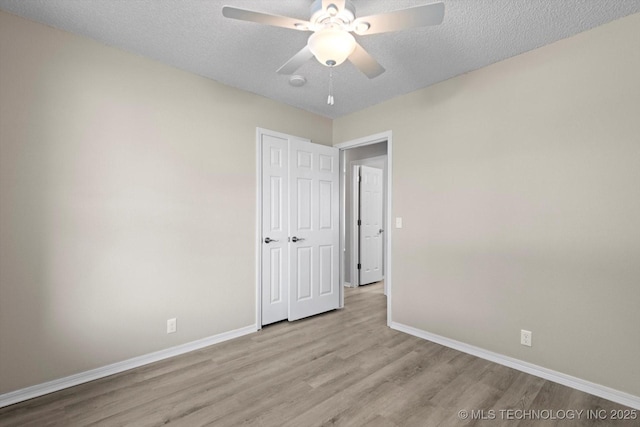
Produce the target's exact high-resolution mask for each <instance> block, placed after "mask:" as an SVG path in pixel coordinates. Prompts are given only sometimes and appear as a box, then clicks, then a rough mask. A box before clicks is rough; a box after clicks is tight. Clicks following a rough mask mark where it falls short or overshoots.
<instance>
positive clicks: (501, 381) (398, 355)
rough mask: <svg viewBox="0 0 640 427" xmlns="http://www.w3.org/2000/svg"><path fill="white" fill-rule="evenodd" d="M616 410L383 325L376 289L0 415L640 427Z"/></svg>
mask: <svg viewBox="0 0 640 427" xmlns="http://www.w3.org/2000/svg"><path fill="white" fill-rule="evenodd" d="M461 410H466V411H469V418H468V419H466V420H463V419H461V418H460V416H459V412H460V411H461ZM472 410H476V411H482V410H484V412H476V413H475V414H471V412H470V411H472ZM510 410H511V411H512V412H508V411H510ZM518 410H536V411H538V412H537V414H538V415H539V416H540V417H541V418H549V417H553V418H557V419H555V420H547V421H534V420H530V419H525V420H522V419H517V418H523V417H531V416H533V415H534V413H533V412H517V411H518ZM580 410H582V411H585V412H584V413H582V416H581V417H580V419H578V413H577V412H576V413H572V412H567V413H563V412H561V411H580ZM589 410H592V411H599V412H592V414H599V415H605V414H606V415H607V420H602V419H600V420H596V419H593V418H595V417H594V416H592V417H591V418H592V419H587V415H586V411H589ZM612 410H626V411H631V409H629V408H625V407H622V406H620V405H617V404H614V403H612V402H609V401H606V400H603V399H600V398H597V397H594V396H591V395H588V394H585V393H582V392H579V391H576V390H573V389H570V388H567V387H564V386H561V385H558V384H555V383H552V382H549V381H545V380H543V379H540V378H537V377H534V376H531V375H528V374H524V373H521V372H519V371H516V370H513V369H510V368H507V367H504V366H501V365H497V364H495V363H491V362H488V361H485V360H482V359H479V358H477V357H473V356H470V355H467V354H465V353H461V352H459V351H456V350H452V349H449V348H447V347H443V346H440V345H437V344H434V343H431V342H429V341H425V340H422V339H419V338H415V337H413V336H410V335H407V334H404V333H401V332H397V331H394V330H392V329H390V328H388V327H387V326H386V297H385V296H384V295H383V294H382V285H381V284H374V285H369V286H364V287H361V288H358V289H346V298H345V308H344V309H343V310H338V311H334V312H330V313H326V314H323V315H320V316H316V317H313V318H310V319H305V320H301V321H297V322H293V323H289V322H282V323H278V324H275V325H271V326H268V327H265V328H264V329H263V330H262V331H260V332H257V333H255V334H251V335H247V336H244V337H241V338H238V339H235V340H232V341H228V342H224V343H221V344H217V345H214V346H211V347H208V348H205V349H202V350H199V351H195V352H192V353H189V354H185V355H182V356H178V357H174V358H172V359H168V360H164V361H161V362H157V363H154V364H151V365H147V366H144V367H140V368H137V369H133V370H130V371H127V372H123V373H120V374H118V375H113V376H111V377H108V378H103V379H100V380H97V381H93V382H91V383H87V384H83V385H79V386H76V387H73V388H69V389H66V390H62V391H59V392H57V393H52V394H49V395H47V396H43V397H40V398H37V399H33V400H30V401H27V402H22V403H19V404H16V405H12V406H9V407H6V408H3V409H0V425H1V426H21V427H22V426H49V425H55V426H89V425H100V426H136V427H137V426H159V425H164V424H169V425H177V426H189V427H191V426H200V425H213V426H241V425H251V426H292V427H311V426H321V425H344V426H370V427H375V426H441V425H442V426H458V425H486V426H502V425H504V426H530V425H536V426H537V425H541V426H553V425H558V426H563V427H564V426H567V427H568V426H584V425H602V426H625V425H635V426H638V425H640V421H628V422H624V421H611V420H610V419H609V418H610V414H611V411H612ZM492 411H493V412H492ZM544 411H548V412H544ZM603 411H604V412H603ZM492 414H493V415H492ZM570 414H573V416H574V417H575V418H574V419H573V420H571V419H566V418H567V417H569V416H571V415H570ZM474 415H475V418H482V417H484V418H485V420H484V421H482V420H477V419H476V420H473V419H471V418H473V417H474ZM637 415H638V416H639V417H640V414H637ZM510 416H511V418H514V419H508V418H509V417H510ZM491 418H494V419H491ZM558 418H565V419H558Z"/></svg>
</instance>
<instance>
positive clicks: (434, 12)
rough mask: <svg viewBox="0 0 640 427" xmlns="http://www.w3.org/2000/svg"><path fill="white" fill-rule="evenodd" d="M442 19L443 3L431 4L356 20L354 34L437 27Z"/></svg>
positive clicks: (362, 34)
mask: <svg viewBox="0 0 640 427" xmlns="http://www.w3.org/2000/svg"><path fill="white" fill-rule="evenodd" d="M443 19H444V3H441V2H440V3H431V4H425V5H422V6H416V7H410V8H408V9H401V10H396V11H394V12H389V13H382V14H380V15H371V16H365V17H362V18H358V19H356V20H355V22H354V24H353V25H354V28H355V29H356V30H355V33H356V34H359V35H361V36H364V35H369V34H378V33H388V32H391V31H399V30H406V29H408V28H415V27H425V26H428V25H438V24H441V23H442V20H443Z"/></svg>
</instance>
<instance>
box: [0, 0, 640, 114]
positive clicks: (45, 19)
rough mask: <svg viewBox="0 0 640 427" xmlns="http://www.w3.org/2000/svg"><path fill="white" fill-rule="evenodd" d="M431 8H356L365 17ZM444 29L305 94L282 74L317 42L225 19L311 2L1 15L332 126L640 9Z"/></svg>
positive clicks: (470, 12)
mask: <svg viewBox="0 0 640 427" xmlns="http://www.w3.org/2000/svg"><path fill="white" fill-rule="evenodd" d="M431 2H432V0H394V1H389V0H352V3H353V4H354V6H355V8H356V16H367V15H372V14H377V13H381V12H388V11H392V10H396V9H403V8H407V7H411V6H417V5H422V4H427V3H431ZM444 3H445V7H446V9H445V18H444V22H443V23H442V25H440V26H436V27H427V28H417V29H411V30H407V31H403V32H397V33H386V34H377V35H370V36H365V37H357V38H358V40H359V42H360V43H361V44H362V46H363V47H365V49H367V50H368V51H369V52H370V53H371V54H372V55H373V56H374V57H375V58H376V59H377V60H378V62H380V64H382V65H383V66H384V67H385V68H386V70H387V71H386V72H385V73H383V74H382V75H381V76H379V77H377V78H375V79H373V80H369V79H368V78H367V77H366V76H364V75H363V74H362V73H360V72H359V71H358V70H357V69H355V68H354V67H353V66H352V65H351V64H350V63H348V62H346V63H344V64H343V65H341V66H339V67H336V68H335V70H334V88H335V92H334V94H335V105H333V106H329V105H327V104H326V100H327V94H328V86H329V71H328V68H326V67H324V66H322V65H320V64H319V63H318V62H317V61H315V60H311V61H309V62H307V63H306V64H305V65H303V66H302V67H301V68H300V69H299V70H298V72H297V74H300V75H302V76H304V77H305V78H306V79H307V84H306V85H305V86H303V87H299V88H296V87H292V86H291V85H289V82H288V76H283V75H279V74H276V70H277V69H278V68H279V67H280V66H281V65H282V64H284V63H285V62H286V61H287V60H288V59H289V58H290V57H291V56H293V54H295V53H296V52H298V51H299V50H300V49H301V48H302V47H303V46H304V45H305V44H306V39H307V38H308V33H303V32H298V31H292V30H287V29H283V28H276V27H270V26H266V25H259V24H255V23H249V22H242V21H235V20H230V19H226V18H224V17H223V16H222V13H221V9H222V6H223V5H225V4H227V5H232V6H236V7H240V8H247V9H252V10H258V11H263V12H267V13H272V14H280V15H287V16H291V17H295V18H299V19H304V20H307V19H309V6H310V4H311V0H287V1H273V0H223V1H220V0H0V9H3V10H5V11H8V12H10V13H14V14H16V15H20V16H23V17H25V18H28V19H31V20H34V21H39V22H42V23H45V24H48V25H51V26H53V27H56V28H60V29H63V30H66V31H69V32H72V33H77V34H82V35H84V36H87V37H90V38H93V39H95V40H98V41H100V42H102V43H105V44H107V45H110V46H115V47H118V48H121V49H124V50H127V51H130V52H134V53H137V54H140V55H143V56H146V57H149V58H153V59H155V60H158V61H160V62H163V63H166V64H169V65H172V66H175V67H177V68H181V69H184V70H187V71H191V72H193V73H196V74H199V75H202V76H206V77H209V78H211V79H213V80H216V81H218V82H221V83H224V84H226V85H230V86H234V87H237V88H240V89H244V90H247V91H250V92H253V93H257V94H260V95H262V96H265V97H267V98H271V99H275V100H278V101H281V102H284V103H287V104H290V105H293V106H296V107H299V108H302V109H305V110H308V111H311V112H314V113H317V114H321V115H323V116H326V117H329V118H336V117H339V116H342V115H345V114H348V113H351V112H354V111H357V110H360V109H363V108H366V107H368V106H371V105H374V104H377V103H379V102H382V101H384V100H386V99H389V98H393V97H395V96H398V95H401V94H404V93H408V92H411V91H414V90H417V89H419V88H423V87H426V86H429V85H432V84H434V83H437V82H440V81H443V80H446V79H449V78H451V77H454V76H457V75H460V74H463V73H466V72H468V71H471V70H475V69H478V68H481V67H484V66H486V65H489V64H492V63H495V62H497V61H500V60H502V59H505V58H509V57H511V56H514V55H517V54H520V53H523V52H526V51H529V50H531V49H535V48H537V47H540V46H543V45H545V44H548V43H552V42H554V41H556V40H559V39H562V38H566V37H569V36H571V35H574V34H576V33H579V32H581V31H585V30H588V29H590V28H593V27H595V26H598V25H601V24H604V23H606V22H609V21H612V20H614V19H618V18H621V17H623V16H626V15H630V14H632V13H638V12H640V0H444Z"/></svg>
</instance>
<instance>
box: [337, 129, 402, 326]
mask: <svg viewBox="0 0 640 427" xmlns="http://www.w3.org/2000/svg"><path fill="white" fill-rule="evenodd" d="M392 139H393V138H392V132H391V131H390V130H389V131H386V132H382V133H378V134H375V135H371V136H365V137H363V138H358V139H354V140H351V141H346V142H342V143H340V144H336V145H334V147H336V148H338V149H340V151H341V154H340V155H341V156H343V155H344V153H342V151H344V150H348V149H350V148H356V147H363V146H365V145H371V144H378V143H380V142H385V141H386V142H387V183H386V185H387V205H386V211H385V214H386V224H385V234H386V247H385V257H384V283H385V287H386V289H387V325H388V326H389V325H391V321H392V320H391V319H392V317H391V314H392V311H391V305H392V304H391V296H392V293H393V292H392V289H393V286H392V280H393V276H392V274H391V273H392V269H391V266H392V257H391V242H392V235H393V232H392V228H391V223H392V221H391V219H392V218H391V209H392V206H393V204H392V201H393V197H392V196H393V187H392V182H393V161H392V160H393V141H392ZM341 173H342V171H341ZM345 185H350V184H349V183H345ZM343 189H344V188H343ZM344 197H345V196H344V194H343V196H342V198H341V199H340V204H341V208H340V230H341V231H340V233H341V238H340V253H341V254H342V255H344V242H345V239H344V234H345V215H344V213H345V206H344V202H345V200H344ZM345 268H346V266H345V265H344V256H341V258H340V283H341V284H342V283H344V276H345V274H344V272H345ZM342 288H343V286H340V289H341V301H340V307H344V292H343V291H342Z"/></svg>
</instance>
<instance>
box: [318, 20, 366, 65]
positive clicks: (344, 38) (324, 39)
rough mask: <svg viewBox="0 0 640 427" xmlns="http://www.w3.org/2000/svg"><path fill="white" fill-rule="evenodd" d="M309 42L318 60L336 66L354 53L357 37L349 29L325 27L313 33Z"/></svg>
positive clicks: (323, 63)
mask: <svg viewBox="0 0 640 427" xmlns="http://www.w3.org/2000/svg"><path fill="white" fill-rule="evenodd" d="M307 44H308V46H309V49H310V50H311V53H313V55H314V56H315V57H316V59H317V60H318V62H320V63H321V64H322V65H326V66H327V67H335V66H337V65H340V64H342V63H343V62H344V61H346V60H347V58H348V57H349V55H351V53H353V51H354V49H355V48H356V39H355V38H354V37H353V36H352V35H351V34H350V33H349V32H347V31H344V30H340V29H336V28H325V29H323V30H320V31H317V32H315V33H313V34H312V35H311V37H309V41H308V43H307Z"/></svg>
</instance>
